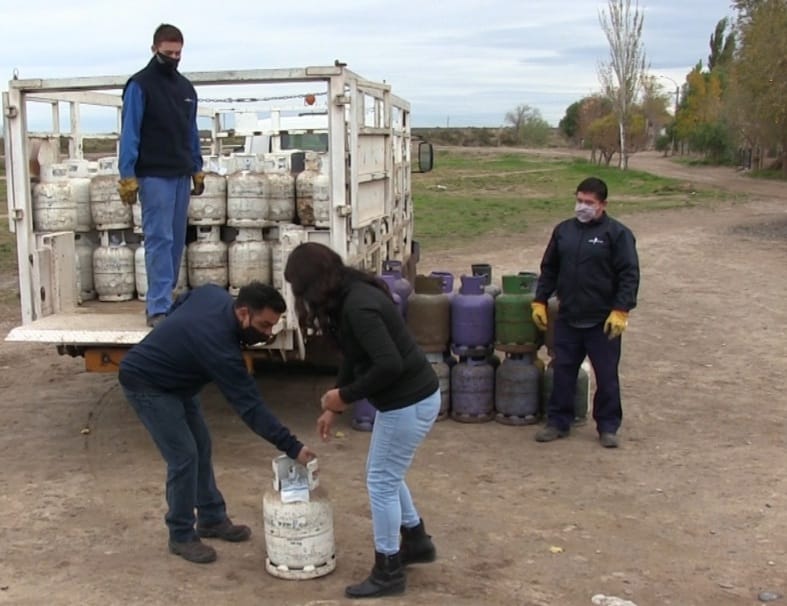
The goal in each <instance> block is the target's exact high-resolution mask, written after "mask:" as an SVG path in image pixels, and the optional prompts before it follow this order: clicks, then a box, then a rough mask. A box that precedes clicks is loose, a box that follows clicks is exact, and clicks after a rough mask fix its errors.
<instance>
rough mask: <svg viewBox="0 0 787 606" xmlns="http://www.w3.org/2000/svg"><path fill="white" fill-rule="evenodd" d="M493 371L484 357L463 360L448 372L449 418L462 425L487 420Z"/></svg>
mask: <svg viewBox="0 0 787 606" xmlns="http://www.w3.org/2000/svg"><path fill="white" fill-rule="evenodd" d="M494 409H495V369H494V367H493V366H492V365H491V364H489V363H488V362H487V360H486V358H485V357H484V358H463V359H462V360H460V362H459V364H457V365H456V366H454V367H453V368H452V369H451V418H452V419H454V420H455V421H460V422H462V423H483V422H485V421H491V420H492V417H493V415H494Z"/></svg>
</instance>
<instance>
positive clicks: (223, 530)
mask: <svg viewBox="0 0 787 606" xmlns="http://www.w3.org/2000/svg"><path fill="white" fill-rule="evenodd" d="M197 534H198V535H199V536H201V537H202V538H203V539H223V540H224V541H230V542H231V543H240V542H241V541H248V539H249V537H250V536H251V528H249V527H248V526H244V525H243V524H233V523H232V520H230V519H229V518H224V521H223V522H221V523H219V524H214V525H212V526H199V525H198V526H197Z"/></svg>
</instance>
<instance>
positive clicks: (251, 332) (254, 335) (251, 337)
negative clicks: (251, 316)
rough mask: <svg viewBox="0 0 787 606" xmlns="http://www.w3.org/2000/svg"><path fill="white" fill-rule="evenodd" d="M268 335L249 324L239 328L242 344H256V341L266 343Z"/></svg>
mask: <svg viewBox="0 0 787 606" xmlns="http://www.w3.org/2000/svg"><path fill="white" fill-rule="evenodd" d="M268 338H269V337H268V335H266V334H265V333H264V332H261V331H259V330H257V329H256V328H254V327H253V326H252V325H251V324H249V326H247V327H246V328H242V329H241V337H240V339H241V341H243V344H244V345H256V344H257V343H267V342H268Z"/></svg>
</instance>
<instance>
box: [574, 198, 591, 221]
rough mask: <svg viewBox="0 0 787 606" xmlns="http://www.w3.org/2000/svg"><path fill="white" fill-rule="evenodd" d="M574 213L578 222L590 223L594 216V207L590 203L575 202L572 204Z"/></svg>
mask: <svg viewBox="0 0 787 606" xmlns="http://www.w3.org/2000/svg"><path fill="white" fill-rule="evenodd" d="M574 214H575V215H576V217H577V219H578V220H579V222H580V223H590V222H591V221H592V220H593V219H595V218H596V208H595V207H594V206H592V205H590V204H583V203H582V202H577V203H576V206H574Z"/></svg>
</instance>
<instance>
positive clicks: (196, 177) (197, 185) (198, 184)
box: [191, 171, 205, 196]
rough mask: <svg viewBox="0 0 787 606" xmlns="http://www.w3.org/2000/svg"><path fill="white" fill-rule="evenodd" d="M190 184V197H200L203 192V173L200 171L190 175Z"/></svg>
mask: <svg viewBox="0 0 787 606" xmlns="http://www.w3.org/2000/svg"><path fill="white" fill-rule="evenodd" d="M191 182H192V183H193V184H194V187H193V188H191V195H192V196H201V195H202V192H204V191H205V173H203V172H202V171H199V172H198V173H194V174H193V175H191Z"/></svg>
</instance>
